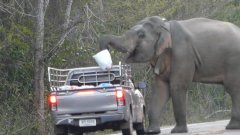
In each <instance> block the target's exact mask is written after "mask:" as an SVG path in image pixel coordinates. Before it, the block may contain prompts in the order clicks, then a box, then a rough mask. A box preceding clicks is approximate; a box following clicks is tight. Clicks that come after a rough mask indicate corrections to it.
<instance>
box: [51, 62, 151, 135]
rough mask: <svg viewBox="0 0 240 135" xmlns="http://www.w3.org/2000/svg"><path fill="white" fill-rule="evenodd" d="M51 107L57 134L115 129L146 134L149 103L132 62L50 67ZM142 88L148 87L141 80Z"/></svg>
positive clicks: (76, 134)
mask: <svg viewBox="0 0 240 135" xmlns="http://www.w3.org/2000/svg"><path fill="white" fill-rule="evenodd" d="M48 77H49V82H50V89H51V93H50V94H49V100H48V103H49V107H50V110H51V114H52V117H53V119H54V131H55V133H56V134H57V135H67V134H68V133H73V134H74V135H83V134H84V132H94V131H97V130H104V129H113V130H122V134H123V135H132V134H133V130H134V129H135V130H136V133H137V134H138V135H139V134H143V131H144V122H145V121H144V118H145V117H144V116H145V115H144V114H145V102H144V98H143V95H142V94H141V92H140V91H139V90H138V89H136V88H135V86H134V83H133V82H132V76H131V67H130V66H129V65H121V64H119V65H113V66H112V68H111V69H110V70H109V71H103V70H102V69H100V68H99V67H84V68H73V69H56V68H51V67H49V68H48ZM137 87H138V88H139V89H144V88H145V87H146V85H145V83H143V82H142V83H139V85H138V86H137Z"/></svg>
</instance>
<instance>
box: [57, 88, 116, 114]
mask: <svg viewBox="0 0 240 135" xmlns="http://www.w3.org/2000/svg"><path fill="white" fill-rule="evenodd" d="M115 94H116V91H115V88H111V89H97V90H96V89H87V90H79V91H68V92H58V94H57V99H58V104H57V113H58V114H81V113H91V112H103V111H113V110H117V102H116V96H115Z"/></svg>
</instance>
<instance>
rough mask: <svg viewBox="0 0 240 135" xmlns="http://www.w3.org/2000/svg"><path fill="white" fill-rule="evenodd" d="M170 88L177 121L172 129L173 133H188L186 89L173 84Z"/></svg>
mask: <svg viewBox="0 0 240 135" xmlns="http://www.w3.org/2000/svg"><path fill="white" fill-rule="evenodd" d="M170 87H171V96H172V103H173V111H174V117H175V121H176V125H175V127H174V128H173V129H172V131H171V133H184V132H188V130H187V122H186V93H187V92H186V88H185V87H184V88H183V86H181V85H178V84H175V83H172V84H171V85H170Z"/></svg>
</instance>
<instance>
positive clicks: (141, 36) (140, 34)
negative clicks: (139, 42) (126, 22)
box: [137, 31, 145, 38]
mask: <svg viewBox="0 0 240 135" xmlns="http://www.w3.org/2000/svg"><path fill="white" fill-rule="evenodd" d="M137 35H138V37H139V38H144V37H145V34H144V32H143V31H138V32H137Z"/></svg>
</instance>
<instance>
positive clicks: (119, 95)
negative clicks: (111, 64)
mask: <svg viewBox="0 0 240 135" xmlns="http://www.w3.org/2000/svg"><path fill="white" fill-rule="evenodd" d="M116 100H117V104H118V106H125V104H126V102H125V95H124V92H123V90H116Z"/></svg>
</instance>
